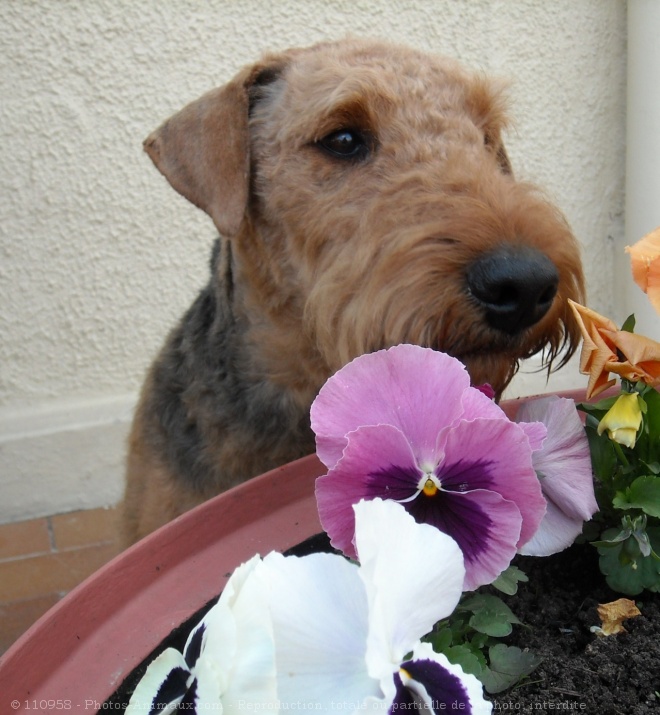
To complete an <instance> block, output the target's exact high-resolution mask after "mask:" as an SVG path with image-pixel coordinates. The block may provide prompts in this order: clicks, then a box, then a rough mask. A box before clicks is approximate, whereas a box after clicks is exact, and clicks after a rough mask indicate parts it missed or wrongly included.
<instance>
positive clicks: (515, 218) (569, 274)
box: [124, 39, 583, 542]
mask: <svg viewBox="0 0 660 715" xmlns="http://www.w3.org/2000/svg"><path fill="white" fill-rule="evenodd" d="M507 121H508V120H507V101H506V94H505V88H504V86H503V85H502V84H501V83H498V82H496V81H494V80H493V79H489V78H487V77H485V76H483V75H481V74H477V73H474V74H473V73H469V72H467V71H466V70H464V69H462V68H461V67H460V66H459V65H458V64H457V63H456V62H454V61H452V60H449V59H447V58H443V57H438V56H432V55H428V54H425V53H422V52H418V51H415V50H413V49H410V48H406V47H401V46H397V45H392V44H388V43H383V42H379V41H371V40H360V39H351V40H344V41H339V42H329V43H321V44H319V45H315V46H313V47H311V48H305V49H294V50H290V51H287V52H283V53H278V54H270V55H266V56H265V57H264V58H262V59H261V60H260V61H259V62H257V63H256V64H254V65H251V66H249V67H246V68H244V69H243V70H242V71H241V72H240V73H239V74H238V75H237V76H236V77H235V78H234V79H233V80H232V81H231V82H229V83H228V84H227V85H225V86H224V87H221V88H219V89H217V90H213V91H212V92H210V93H208V94H207V95H205V96H204V97H202V98H200V99H199V100H197V101H196V102H193V103H192V104H190V105H188V106H187V107H185V108H184V109H183V110H181V112H179V113H178V114H176V115H174V117H172V118H171V119H169V120H168V121H167V122H165V124H164V125H163V126H161V127H160V128H159V129H158V130H157V131H156V132H154V134H152V135H151V136H150V137H149V138H148V139H147V140H146V142H145V148H146V150H147V152H148V153H149V155H150V156H151V158H152V159H153V161H154V163H155V164H156V166H157V167H158V168H159V169H160V170H161V172H162V173H163V174H164V175H165V176H166V177H167V179H168V180H169V181H170V183H171V184H172V186H173V187H174V188H175V189H176V190H177V191H179V192H180V193H182V194H183V195H184V196H186V198H188V199H189V200H190V201H192V202H193V203H194V204H196V205H197V206H199V207H200V208H202V209H203V210H204V211H206V212H207V213H208V214H209V215H210V216H211V217H212V219H213V220H214V222H215V224H216V226H217V228H218V230H219V231H220V233H221V235H222V238H221V239H220V241H219V243H218V245H217V246H216V250H215V254H214V258H213V263H212V275H211V280H210V282H209V285H208V286H207V287H206V288H205V289H204V291H202V293H201V294H200V297H199V298H198V300H197V301H196V303H195V305H193V306H192V307H191V309H190V310H189V311H188V313H187V314H186V316H185V317H184V318H183V320H182V321H181V323H180V324H179V326H177V328H175V330H174V331H173V332H172V334H171V335H170V337H169V339H168V341H167V342H166V344H165V346H164V348H163V351H162V353H161V355H160V356H159V358H158V359H157V360H156V362H155V363H154V365H153V367H152V370H151V373H150V376H149V378H148V379H147V382H146V383H145V387H144V389H143V393H142V398H141V402H140V405H139V407H138V410H137V413H136V419H135V423H134V427H133V432H132V436H131V445H130V453H129V460H128V475H127V488H126V499H125V505H124V516H125V518H124V526H125V538H126V541H127V542H132V541H135V540H136V539H138V538H140V537H141V536H143V535H145V534H146V533H148V532H149V531H151V530H153V529H155V528H156V527H158V526H159V525H161V524H164V523H165V522H167V521H169V520H170V519H172V518H173V517H175V516H176V515H177V514H180V513H182V512H183V511H185V510H186V509H188V508H190V507H191V506H193V505H195V504H197V503H200V502H201V501H203V500H205V499H207V498H209V497H210V496H212V495H214V494H217V493H219V492H220V491H222V490H224V489H226V488H228V487H230V486H233V485H235V484H238V483H240V482H241V481H244V480H245V479H247V478H249V477H251V476H254V475H255V474H258V473H260V472H264V471H266V470H267V469H269V468H272V467H275V466H277V465H279V464H282V463H284V462H286V461H289V460H291V459H294V458H296V457H299V456H302V455H304V454H306V453H308V452H311V451H313V436H312V434H311V432H310V430H309V422H308V411H309V406H310V404H311V402H312V400H313V398H314V397H315V395H316V393H317V392H318V390H319V388H320V387H321V385H322V384H323V382H324V381H325V380H326V379H327V378H328V377H329V376H330V375H331V374H332V373H333V372H334V371H336V370H337V369H338V368H340V367H341V366H342V365H344V364H345V363H347V362H348V361H349V360H351V359H352V358H354V357H355V356H357V355H360V354H362V353H365V352H369V351H373V350H377V349H379V348H382V347H387V346H391V345H394V344H397V343H402V342H410V343H417V344H420V345H425V346H429V347H432V348H435V349H439V350H443V351H446V352H449V353H450V354H452V355H454V356H456V357H458V358H459V359H461V360H462V361H463V362H464V363H465V365H466V366H467V368H468V370H469V372H470V375H471V377H472V380H473V382H474V383H475V384H480V383H485V382H488V383H490V384H491V385H492V386H493V387H494V389H495V390H496V392H497V393H498V394H499V393H501V391H502V390H503V389H504V388H505V387H506V385H507V384H508V382H509V381H510V380H511V378H512V376H513V375H514V373H515V371H516V369H517V365H518V361H519V360H520V359H521V358H526V357H529V356H530V355H533V354H534V353H537V352H539V351H543V352H544V354H545V357H546V361H547V362H548V363H551V362H552V361H553V360H555V359H556V358H557V357H558V356H559V355H560V352H561V350H562V348H565V349H566V351H565V353H563V355H564V357H566V356H568V355H570V353H571V352H572V351H573V350H574V348H575V346H576V343H577V340H578V333H577V330H576V326H575V324H574V322H573V318H572V315H571V314H570V311H569V310H568V305H567V302H566V299H567V298H571V299H574V300H577V301H581V300H582V299H583V277H582V271H581V267H580V259H579V251H578V246H577V243H576V241H575V238H574V237H573V235H572V233H571V231H570V228H569V227H568V225H567V223H566V221H565V220H564V218H563V217H562V215H561V213H560V212H559V211H558V209H557V208H556V207H555V206H553V205H552V203H550V202H549V201H548V200H547V199H546V198H545V197H544V196H543V194H542V193H541V192H540V191H539V190H538V189H537V188H535V187H533V186H530V185H527V184H525V183H522V182H518V181H516V180H515V178H514V176H513V173H512V170H511V167H510V164H509V160H508V158H507V154H506V150H505V148H504V145H503V143H502V134H503V131H504V130H505V128H506V126H507ZM340 129H350V130H351V131H357V132H358V133H359V135H360V136H361V137H362V138H363V139H364V142H365V151H364V152H363V154H362V155H361V156H360V157H358V158H356V159H354V160H347V159H345V158H340V157H339V158H338V157H337V156H332V155H330V154H329V153H328V152H327V151H325V150H323V147H322V142H323V140H324V138H325V137H327V136H328V135H330V134H332V132H335V131H337V130H340ZM503 246H505V247H507V250H512V251H515V250H517V249H519V248H521V247H523V248H525V249H534V250H536V251H538V252H540V253H542V254H543V255H544V256H545V257H547V259H549V261H550V262H551V263H552V264H553V265H554V267H555V269H556V273H557V276H558V281H557V287H556V295H554V298H553V299H552V302H551V305H550V306H549V308H548V309H547V312H545V314H544V315H543V316H542V317H540V319H539V320H538V321H537V322H536V323H535V324H533V325H531V326H527V327H525V328H524V329H521V330H518V331H513V330H511V331H507V330H501V329H498V328H496V327H493V326H492V325H490V324H489V322H488V321H487V320H486V319H485V317H484V307H483V305H481V304H480V303H479V301H477V300H475V297H474V295H472V294H471V292H470V290H469V289H466V271H468V270H469V267H470V266H471V265H473V264H474V262H475V261H478V260H479V258H480V256H483V255H490V254H492V253H493V252H497V251H498V250H500V249H501V248H502V247H503Z"/></svg>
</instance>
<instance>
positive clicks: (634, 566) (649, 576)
mask: <svg viewBox="0 0 660 715" xmlns="http://www.w3.org/2000/svg"><path fill="white" fill-rule="evenodd" d="M618 533H620V532H619V531H618V530H617V529H608V530H607V531H605V532H604V533H603V536H604V537H605V538H606V539H611V538H613V537H615V536H616V535H617V534H618ZM646 533H647V534H648V537H649V542H650V545H651V547H652V549H653V551H654V552H656V553H660V527H650V528H648V529H647V530H646ZM598 553H599V554H600V559H599V562H598V563H599V566H600V570H601V572H602V573H603V574H605V580H606V581H607V585H608V586H609V587H610V588H611V589H613V590H614V591H617V592H618V593H623V594H626V595H627V596H637V595H638V594H640V593H642V591H644V590H645V589H648V590H649V591H657V590H659V589H660V561H659V560H658V559H656V558H654V556H653V554H650V555H649V556H644V555H643V554H642V553H641V551H640V548H639V544H638V542H637V540H636V538H635V537H634V536H633V535H632V534H631V536H630V538H628V539H627V540H626V541H622V542H621V543H619V544H616V545H615V546H614V547H610V548H607V547H603V546H599V547H598Z"/></svg>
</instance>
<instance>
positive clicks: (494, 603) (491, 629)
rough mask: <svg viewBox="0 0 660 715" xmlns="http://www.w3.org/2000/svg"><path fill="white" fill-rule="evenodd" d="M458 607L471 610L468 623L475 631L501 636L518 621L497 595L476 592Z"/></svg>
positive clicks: (507, 632)
mask: <svg viewBox="0 0 660 715" xmlns="http://www.w3.org/2000/svg"><path fill="white" fill-rule="evenodd" d="M460 608H462V609H465V610H467V611H471V612H472V614H473V615H472V617H471V618H470V621H469V624H470V626H472V628H474V630H475V631H479V632H480V633H485V634H486V635H488V636H493V637H495V638H501V637H502V636H508V635H509V634H510V633H511V631H512V630H513V628H512V624H513V623H520V621H519V620H518V618H517V617H516V616H515V614H514V613H513V611H512V610H511V609H510V608H509V607H508V606H507V605H506V603H504V601H502V599H500V598H498V597H497V596H492V595H490V594H487V593H477V594H475V595H474V596H471V597H470V598H468V599H466V600H465V601H464V602H463V603H461V605H460Z"/></svg>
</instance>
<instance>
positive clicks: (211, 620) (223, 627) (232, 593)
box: [183, 556, 260, 692]
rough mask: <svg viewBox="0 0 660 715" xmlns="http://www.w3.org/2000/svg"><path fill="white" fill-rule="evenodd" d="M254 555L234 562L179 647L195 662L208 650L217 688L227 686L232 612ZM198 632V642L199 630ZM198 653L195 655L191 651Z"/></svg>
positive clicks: (231, 653) (233, 643) (233, 654)
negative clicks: (213, 600) (215, 598)
mask: <svg viewBox="0 0 660 715" xmlns="http://www.w3.org/2000/svg"><path fill="white" fill-rule="evenodd" d="M259 562H260V558H259V557H258V556H254V557H253V558H251V559H250V560H249V561H247V562H245V563H243V564H241V565H240V566H238V567H237V568H236V569H235V570H234V572H233V573H232V575H231V576H230V578H229V580H228V581H227V583H226V584H225V587H224V589H223V590H222V593H221V594H220V598H219V599H218V603H216V604H215V605H214V606H213V607H212V608H211V609H210V610H209V612H208V613H207V614H206V615H205V616H204V617H203V618H202V620H201V621H200V623H199V624H198V625H197V626H196V627H195V628H194V629H193V630H192V631H191V632H190V635H189V636H188V640H187V642H186V646H185V648H184V650H183V652H184V655H185V657H186V661H187V662H189V663H191V662H193V661H195V662H197V661H198V660H199V658H200V657H201V654H202V653H203V652H204V651H205V650H207V649H208V650H209V652H210V653H212V657H213V659H214V661H215V665H216V669H217V672H218V673H219V677H221V679H222V682H221V683H220V684H219V687H220V690H221V692H224V691H225V690H226V688H227V687H228V686H229V682H230V672H231V669H232V665H233V663H234V661H235V658H236V649H237V644H238V643H239V638H238V635H237V626H236V624H237V621H236V617H235V614H234V612H233V609H234V607H235V606H236V603H237V601H238V600H239V598H240V595H241V592H242V590H243V587H244V584H245V582H246V581H247V580H248V579H249V577H250V575H251V574H252V572H253V571H254V569H255V567H256V566H257V564H258V563H259ZM200 633H201V634H202V638H201V644H200V643H199V634H200ZM196 650H198V651H199V653H198V655H197V657H195V651H196Z"/></svg>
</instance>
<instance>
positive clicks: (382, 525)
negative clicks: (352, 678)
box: [354, 499, 465, 679]
mask: <svg viewBox="0 0 660 715" xmlns="http://www.w3.org/2000/svg"><path fill="white" fill-rule="evenodd" d="M354 509H355V514H356V533H355V543H356V545H357V549H358V555H359V558H360V569H359V576H360V578H361V579H362V581H363V583H364V587H365V590H366V594H367V599H368V603H369V635H368V640H367V665H368V669H369V673H370V675H372V676H373V677H375V678H378V679H381V678H383V677H384V676H385V675H386V674H387V673H391V672H392V671H393V668H395V667H396V665H397V664H398V663H400V662H401V659H402V658H403V657H404V655H405V654H406V653H407V652H408V651H409V650H410V649H411V648H412V647H413V645H414V644H415V642H416V641H417V640H419V639H420V638H421V637H422V636H423V635H426V634H427V633H428V632H429V631H430V630H431V628H432V627H433V625H434V624H435V623H436V622H437V621H439V620H440V619H442V618H446V617H447V616H449V615H450V614H451V613H452V611H453V610H454V608H455V607H456V604H457V603H458V599H459V598H460V596H461V590H462V586H463V580H464V576H465V568H464V566H463V555H462V554H461V551H460V549H459V548H458V546H457V544H456V542H455V541H454V540H453V539H452V538H450V537H449V536H447V535H446V534H443V533H442V532H440V531H438V530H437V529H435V528H433V527H432V526H428V525H427V524H417V523H415V520H414V519H413V518H412V517H411V516H410V515H409V514H408V513H407V512H406V510H405V509H404V507H403V506H402V505H400V504H397V503H396V502H393V501H390V500H382V499H374V500H372V501H362V502H360V503H359V504H356V505H355V507H354ZM388 654H389V656H388Z"/></svg>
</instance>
